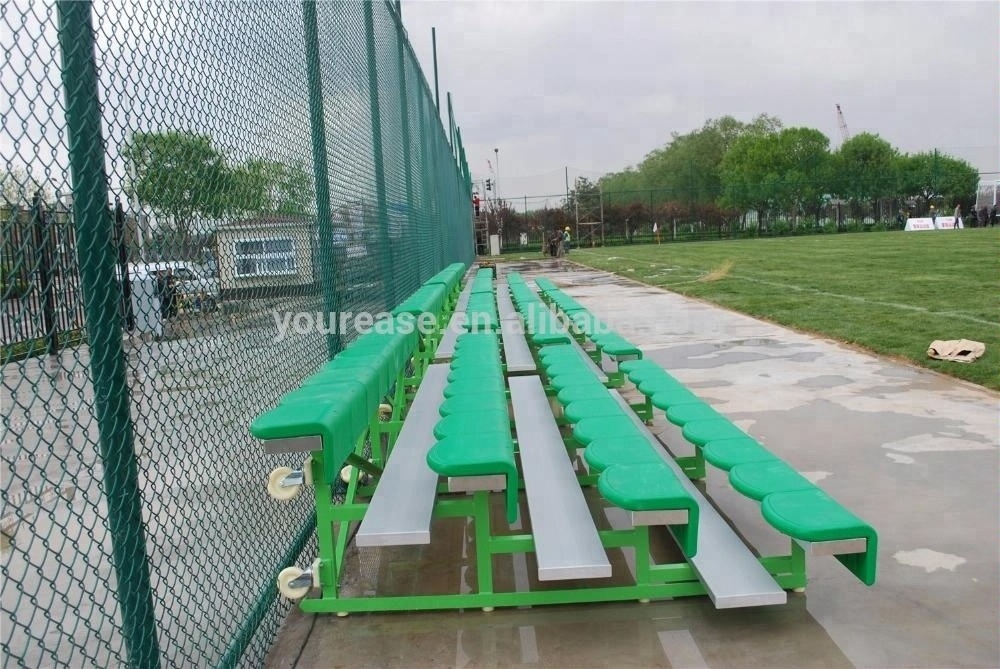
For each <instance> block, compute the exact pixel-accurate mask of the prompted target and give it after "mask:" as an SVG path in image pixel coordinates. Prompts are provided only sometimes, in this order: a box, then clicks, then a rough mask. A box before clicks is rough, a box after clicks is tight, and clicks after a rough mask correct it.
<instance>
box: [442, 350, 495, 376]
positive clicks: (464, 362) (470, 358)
mask: <svg viewBox="0 0 1000 669" xmlns="http://www.w3.org/2000/svg"><path fill="white" fill-rule="evenodd" d="M493 363H496V364H497V365H499V364H500V352H499V351H497V350H492V351H462V353H456V354H455V355H454V357H453V358H452V360H451V370H452V371H453V372H454V371H458V370H461V369H467V368H472V369H479V368H482V367H488V368H489V367H492V364H493Z"/></svg>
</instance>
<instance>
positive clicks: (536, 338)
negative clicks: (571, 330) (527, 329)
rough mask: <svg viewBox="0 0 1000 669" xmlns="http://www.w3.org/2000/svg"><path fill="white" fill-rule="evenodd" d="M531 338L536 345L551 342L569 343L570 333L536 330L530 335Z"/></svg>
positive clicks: (544, 344) (545, 344)
mask: <svg viewBox="0 0 1000 669" xmlns="http://www.w3.org/2000/svg"><path fill="white" fill-rule="evenodd" d="M529 338H530V339H531V342H532V343H533V344H535V345H536V346H547V345H549V344H568V343H569V339H570V335H569V334H567V333H565V332H561V333H560V332H534V333H531V334H530V335H529Z"/></svg>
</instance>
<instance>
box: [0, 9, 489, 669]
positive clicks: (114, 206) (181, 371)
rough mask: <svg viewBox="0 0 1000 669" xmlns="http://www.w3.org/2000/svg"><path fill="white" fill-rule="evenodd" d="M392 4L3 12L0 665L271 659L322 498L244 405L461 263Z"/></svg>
mask: <svg viewBox="0 0 1000 669" xmlns="http://www.w3.org/2000/svg"><path fill="white" fill-rule="evenodd" d="M399 10H400V8H399V5H398V4H397V3H385V2H378V1H376V2H373V3H358V2H355V3H348V2H322V3H301V4H300V3H292V2H262V1H259V2H238V3H222V2H189V1H185V2H177V3H174V2H166V1H161V2H153V3H146V2H137V1H131V0H108V1H105V2H95V3H90V2H76V1H59V2H31V1H30V0H13V1H12V2H6V3H4V5H3V9H2V11H0V34H2V35H3V38H2V40H3V41H2V44H3V51H4V64H3V65H0V68H2V69H0V72H2V79H0V85H2V89H3V90H2V94H3V97H4V98H5V102H8V101H9V104H5V105H2V106H0V109H2V111H0V114H2V117H3V128H2V129H0V150H2V153H3V158H4V162H5V166H4V172H3V174H2V175H0V177H2V179H3V183H2V200H0V224H2V229H3V238H2V244H0V251H2V257H0V271H2V275H0V285H2V300H0V302H2V314H0V326H2V333H3V341H2V346H3V348H2V356H3V388H2V391H0V400H2V416H3V427H4V436H3V443H2V451H0V462H2V465H0V472H2V477H3V478H2V502H3V509H2V536H0V540H2V560H3V588H2V601H0V612H2V615H0V642H2V643H0V645H2V651H3V656H4V657H3V666H4V667H7V666H27V667H37V666H66V665H69V666H102V667H103V666H123V665H128V666H133V667H152V666H235V665H238V664H246V665H251V666H257V665H260V664H261V663H262V661H263V658H264V656H265V655H266V653H267V651H268V649H269V646H270V644H271V642H272V639H273V637H274V635H275V633H276V631H277V628H278V626H279V625H280V624H281V622H282V620H283V618H284V615H285V614H286V613H287V611H288V604H286V603H284V602H283V601H281V600H279V599H278V598H277V597H276V588H275V576H276V574H277V572H278V571H279V570H280V569H281V568H283V567H285V566H287V565H289V564H291V563H293V562H297V563H307V562H308V561H310V560H311V555H312V554H313V552H314V551H315V547H314V545H313V543H312V542H311V540H310V539H311V537H312V533H313V527H314V524H315V516H314V514H313V510H312V505H311V502H310V501H309V499H307V496H303V497H301V498H299V499H297V500H295V501H292V502H290V503H278V502H275V501H274V500H272V499H271V498H270V497H269V496H268V495H267V494H266V491H265V479H266V476H267V474H268V472H269V471H270V470H271V469H272V468H274V467H275V466H278V465H281V464H288V463H284V462H278V461H277V460H276V459H275V458H273V457H271V456H265V455H264V454H263V452H262V449H261V448H260V446H259V444H257V443H256V442H255V441H254V440H253V439H252V438H251V437H250V435H249V434H248V431H247V426H248V424H249V422H250V421H251V420H252V418H253V417H255V416H256V415H257V414H259V413H260V412H262V411H264V410H265V409H267V408H269V407H271V406H273V405H274V404H275V403H276V401H277V399H278V398H279V397H280V396H281V395H282V394H284V393H285V392H287V391H289V390H291V389H292V388H293V387H295V386H296V385H297V384H298V382H299V381H300V380H301V379H302V377H304V376H306V375H307V374H308V373H310V372H312V371H314V370H315V369H316V368H317V367H318V366H319V365H320V364H322V363H323V362H325V361H326V360H328V359H329V358H330V357H332V356H333V355H335V354H336V352H337V351H338V350H339V349H340V348H341V347H342V346H343V345H344V343H346V341H348V340H349V338H350V337H351V336H352V335H353V332H352V331H351V330H350V328H349V329H348V330H347V331H334V328H331V327H330V315H331V314H333V315H334V316H336V314H340V315H341V316H344V315H347V314H348V312H350V314H358V313H361V312H368V313H377V312H380V311H382V310H386V309H391V308H392V307H393V306H394V305H395V304H396V303H398V302H400V301H402V299H403V298H404V297H406V296H407V295H408V294H409V293H411V292H412V291H413V290H415V289H416V288H417V287H418V286H419V285H420V284H421V283H422V282H423V281H424V280H425V279H427V278H428V277H430V276H431V275H432V274H434V273H435V272H436V271H437V270H439V269H440V268H441V267H443V266H444V265H445V264H447V263H450V262H454V261H466V262H468V261H470V260H472V256H473V241H472V225H471V213H472V212H471V206H470V199H471V180H470V178H469V172H468V166H467V163H466V161H465V156H464V150H463V149H462V146H461V141H460V133H459V131H458V129H457V127H456V126H455V124H454V121H453V119H452V118H451V115H450V111H451V110H450V107H449V109H448V113H449V122H448V126H449V127H448V128H447V130H446V129H445V127H444V125H443V124H442V123H441V121H440V112H439V106H438V104H437V101H436V100H435V96H434V94H432V92H431V88H430V86H428V83H427V81H426V79H425V78H424V75H423V73H422V72H421V69H420V67H419V64H418V62H417V60H416V57H415V56H414V53H413V51H412V48H411V46H410V44H409V42H408V40H407V38H406V35H405V31H404V30H403V28H402V23H401V19H400V14H399ZM338 320H339V321H340V322H342V323H352V322H353V321H351V320H350V319H349V318H348V319H347V320H345V319H344V318H343V317H341V318H340V319H338Z"/></svg>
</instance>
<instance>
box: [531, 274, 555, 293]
mask: <svg viewBox="0 0 1000 669" xmlns="http://www.w3.org/2000/svg"><path fill="white" fill-rule="evenodd" d="M535 285H536V286H538V290H540V291H541V292H543V293H548V292H549V291H557V290H559V289H558V288H556V284H554V283H552V280H551V279H546V278H545V277H544V276H537V277H535Z"/></svg>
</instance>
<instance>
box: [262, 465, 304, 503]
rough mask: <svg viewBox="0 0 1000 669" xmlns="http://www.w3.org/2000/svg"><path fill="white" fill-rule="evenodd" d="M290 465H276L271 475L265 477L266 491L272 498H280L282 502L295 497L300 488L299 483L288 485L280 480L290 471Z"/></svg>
mask: <svg viewBox="0 0 1000 669" xmlns="http://www.w3.org/2000/svg"><path fill="white" fill-rule="evenodd" d="M292 471H293V470H292V468H291V467H278V468H277V469H275V470H274V471H273V472H271V475H270V476H268V477H267V492H268V494H269V495H270V496H271V497H273V498H274V499H277V500H281V501H282V502H287V501H288V500H290V499H295V497H297V496H298V494H299V492H300V491H301V489H302V486H300V485H290V486H283V485H281V482H282V481H283V480H285V477H286V476H288V475H289V474H291V473H292Z"/></svg>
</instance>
